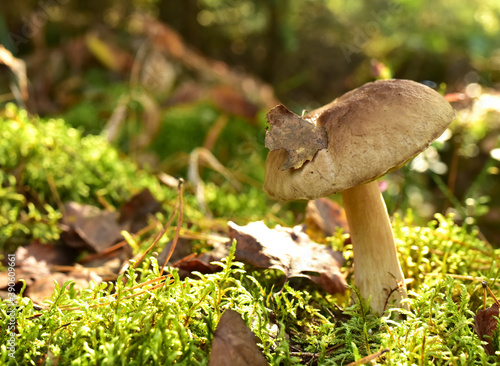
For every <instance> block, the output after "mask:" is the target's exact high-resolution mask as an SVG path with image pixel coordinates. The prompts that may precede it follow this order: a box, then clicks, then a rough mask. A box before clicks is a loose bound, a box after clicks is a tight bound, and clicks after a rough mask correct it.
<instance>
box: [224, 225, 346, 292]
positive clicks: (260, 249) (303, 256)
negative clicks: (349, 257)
mask: <svg viewBox="0 0 500 366" xmlns="http://www.w3.org/2000/svg"><path fill="white" fill-rule="evenodd" d="M228 225H229V235H230V237H231V239H236V241H237V245H236V259H237V260H240V261H243V262H246V263H249V264H251V265H253V266H256V267H259V268H274V269H278V270H280V271H282V272H283V273H285V275H286V277H287V278H290V277H304V278H308V279H310V280H312V281H314V282H315V283H317V284H318V285H319V286H321V287H322V288H323V289H324V290H325V291H327V292H328V293H331V294H333V293H339V292H340V293H343V292H344V291H345V288H346V282H345V278H344V275H343V274H342V273H341V272H340V267H341V266H342V264H343V261H344V259H343V257H342V253H340V252H335V251H334V250H333V249H332V248H330V247H328V246H326V245H321V244H318V243H314V242H313V241H311V239H310V238H309V237H308V236H307V234H306V233H304V232H303V230H302V227H301V226H295V227H294V228H285V227H281V226H279V225H278V226H276V228H274V229H270V228H268V227H267V226H266V225H265V224H264V223H263V222H261V221H258V222H252V223H250V224H248V225H246V226H238V225H236V224H235V223H233V222H229V224H228Z"/></svg>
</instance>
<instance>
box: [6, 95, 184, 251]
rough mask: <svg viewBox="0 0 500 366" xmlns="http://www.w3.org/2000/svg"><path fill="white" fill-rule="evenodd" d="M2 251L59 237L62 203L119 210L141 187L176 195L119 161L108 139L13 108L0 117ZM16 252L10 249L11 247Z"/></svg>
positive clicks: (162, 195) (163, 196)
mask: <svg viewBox="0 0 500 366" xmlns="http://www.w3.org/2000/svg"><path fill="white" fill-rule="evenodd" d="M0 166H1V167H2V169H1V170H0V220H1V222H0V248H2V249H4V250H5V249H7V247H6V246H9V245H19V244H23V243H25V242H26V238H33V239H40V240H41V241H42V242H51V241H55V240H57V239H58V238H59V233H60V229H59V228H58V227H57V221H58V220H59V219H60V218H61V207H59V206H60V205H61V204H62V203H66V202H68V201H76V202H79V203H86V204H94V205H95V204H97V203H98V198H101V199H103V200H104V201H107V202H108V203H109V204H110V205H114V206H118V205H119V204H121V203H123V202H125V200H126V199H127V198H129V197H130V196H131V195H132V194H135V193H138V192H139V191H140V190H141V189H142V188H145V187H147V188H149V189H150V190H151V191H152V192H153V194H154V195H155V196H156V197H157V199H159V200H166V199H172V198H174V197H175V191H172V190H168V189H165V188H162V187H161V186H160V184H159V183H158V180H157V179H156V178H155V177H154V176H152V175H150V174H147V173H146V172H144V171H139V172H138V171H137V166H136V164H134V163H132V162H131V161H130V160H126V159H123V158H122V157H120V153H119V152H118V151H117V150H116V149H115V148H113V147H111V146H110V145H109V144H108V143H107V142H106V140H105V139H104V137H102V136H96V135H88V136H85V137H82V133H81V131H79V130H77V129H74V128H69V127H68V126H67V125H66V124H65V122H64V121H63V120H61V119H49V120H46V121H42V120H39V119H37V118H35V119H31V118H29V117H28V116H27V114H26V112H25V111H23V110H17V108H16V107H15V106H14V105H13V104H10V105H8V106H7V108H6V109H5V110H4V111H3V112H2V115H0ZM10 249H12V246H11V247H10Z"/></svg>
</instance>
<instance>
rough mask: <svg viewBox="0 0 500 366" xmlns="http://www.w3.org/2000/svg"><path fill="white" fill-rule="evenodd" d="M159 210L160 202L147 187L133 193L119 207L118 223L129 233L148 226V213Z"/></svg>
mask: <svg viewBox="0 0 500 366" xmlns="http://www.w3.org/2000/svg"><path fill="white" fill-rule="evenodd" d="M160 210H161V203H160V202H158V201H157V200H156V198H155V197H154V196H153V194H152V193H151V191H150V190H149V189H147V188H145V189H143V190H142V191H141V192H140V193H138V194H136V195H134V196H133V197H132V198H130V199H129V200H128V201H127V202H125V203H124V204H123V205H122V206H121V207H120V217H119V218H118V222H119V224H120V225H121V226H122V227H123V228H125V230H127V231H128V232H130V233H136V232H138V231H139V230H141V229H142V228H144V227H146V226H148V220H149V217H150V215H154V214H155V213H157V212H159V211H160Z"/></svg>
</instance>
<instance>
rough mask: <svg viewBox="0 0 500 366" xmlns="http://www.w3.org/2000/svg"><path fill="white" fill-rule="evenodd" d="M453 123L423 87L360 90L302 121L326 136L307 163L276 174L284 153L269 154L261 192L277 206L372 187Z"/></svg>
mask: <svg viewBox="0 0 500 366" xmlns="http://www.w3.org/2000/svg"><path fill="white" fill-rule="evenodd" d="M454 117H455V111H454V110H453V108H452V107H451V105H450V104H449V103H448V102H447V101H446V100H445V99H444V98H443V97H442V96H441V95H440V94H439V93H437V92H436V91H434V90H432V89H431V88H429V87H427V86H425V85H423V84H420V83H417V82H414V81H410V80H381V81H375V82H372V83H368V84H365V85H363V86H361V87H359V88H357V89H355V90H352V91H350V92H348V93H346V94H344V95H343V96H341V97H340V98H338V99H335V100H334V101H333V102H331V103H329V104H327V105H325V106H323V107H321V108H318V109H316V110H314V111H312V112H310V113H308V114H307V115H306V116H304V117H303V118H304V119H305V120H307V121H309V122H311V123H314V124H316V125H317V126H323V127H324V128H325V129H326V131H327V134H328V148H327V149H322V150H319V151H318V152H317V153H316V155H315V156H314V158H313V159H312V160H311V161H308V162H306V163H305V164H304V165H303V166H302V167H301V168H299V169H287V170H284V171H282V170H281V169H280V167H281V165H282V164H283V163H284V161H285V160H286V158H287V155H288V152H287V151H286V150H275V151H271V152H269V155H268V157H267V161H266V177H265V182H264V190H265V191H266V192H267V193H268V194H269V195H270V196H271V197H274V198H276V199H280V200H296V199H316V198H319V197H325V196H328V195H330V194H333V193H336V192H341V191H343V190H345V189H348V188H351V187H354V186H357V185H359V184H363V183H366V182H369V181H372V180H374V179H377V178H379V177H381V176H383V175H384V174H386V173H388V172H390V171H393V170H395V169H398V168H400V167H401V166H403V165H404V164H406V163H407V162H408V161H409V160H411V159H412V158H413V157H415V156H416V155H418V154H419V153H420V152H422V151H423V150H425V149H426V148H427V147H428V146H429V145H430V143H431V142H432V141H434V140H435V139H436V138H438V137H439V136H440V135H441V134H442V133H443V132H444V131H445V130H446V128H447V127H448V125H449V124H450V123H451V122H452V121H453V119H454Z"/></svg>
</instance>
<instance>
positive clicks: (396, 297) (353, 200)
mask: <svg viewBox="0 0 500 366" xmlns="http://www.w3.org/2000/svg"><path fill="white" fill-rule="evenodd" d="M342 200H343V205H344V209H345V211H346V216H347V221H348V223H349V229H350V233H351V240H352V246H353V251H354V285H355V286H356V287H357V288H358V289H359V292H360V294H361V296H362V297H363V298H364V299H368V298H370V297H371V300H370V306H371V308H372V310H373V311H374V312H375V313H377V314H378V315H381V314H382V313H383V312H384V310H385V309H386V308H387V307H388V306H395V307H404V308H407V305H406V304H404V305H403V304H400V302H401V300H402V299H405V298H406V296H407V294H406V286H405V285H404V276H403V272H402V270H401V266H400V264H399V261H398V256H397V251H396V244H395V240H394V234H393V233H392V227H391V223H390V220H389V215H388V213H387V207H386V205H385V202H384V199H383V198H382V194H381V193H380V189H379V188H378V185H377V182H376V181H372V182H370V183H366V184H362V185H359V186H355V187H353V188H349V189H346V190H344V191H343V192H342Z"/></svg>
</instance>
